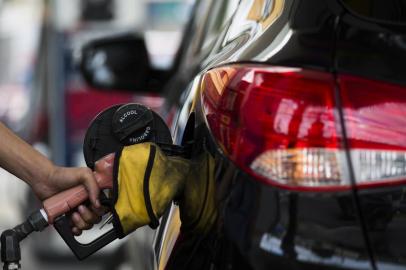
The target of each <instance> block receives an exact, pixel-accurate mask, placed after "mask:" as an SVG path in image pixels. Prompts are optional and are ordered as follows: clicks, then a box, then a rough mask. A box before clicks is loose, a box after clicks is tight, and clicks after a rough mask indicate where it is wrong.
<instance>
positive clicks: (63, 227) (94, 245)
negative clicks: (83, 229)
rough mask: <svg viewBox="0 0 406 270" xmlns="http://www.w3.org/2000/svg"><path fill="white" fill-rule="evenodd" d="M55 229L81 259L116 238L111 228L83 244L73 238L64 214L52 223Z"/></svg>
mask: <svg viewBox="0 0 406 270" xmlns="http://www.w3.org/2000/svg"><path fill="white" fill-rule="evenodd" d="M54 227H55V229H56V230H57V231H58V233H59V234H60V235H61V237H62V238H63V240H64V241H65V243H66V244H67V245H68V246H69V248H70V249H71V250H72V252H73V253H74V254H75V256H76V258H78V259H79V260H83V259H85V258H87V257H89V256H90V255H92V254H93V253H95V252H96V251H98V250H99V249H101V248H103V247H104V246H106V245H107V244H109V243H111V242H113V241H114V240H115V239H117V233H116V231H115V230H114V228H112V229H111V230H109V231H108V232H106V233H105V234H103V235H101V236H100V237H99V238H97V239H95V240H93V241H92V242H90V243H87V244H83V243H80V242H78V241H77V240H76V239H75V236H74V235H73V234H72V229H71V226H70V224H69V220H68V218H67V217H66V216H61V217H58V218H57V219H56V220H55V223H54Z"/></svg>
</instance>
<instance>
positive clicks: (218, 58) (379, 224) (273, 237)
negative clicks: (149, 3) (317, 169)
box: [149, 0, 406, 269]
mask: <svg viewBox="0 0 406 270" xmlns="http://www.w3.org/2000/svg"><path fill="white" fill-rule="evenodd" d="M202 2H204V1H200V2H198V4H197V8H196V10H195V12H196V13H195V14H194V15H196V14H197V13H199V12H202V11H201V10H200V9H199V5H201V3H202ZM219 2H220V1H219ZM213 3H216V1H212V2H211V4H213ZM240 4H241V3H240ZM213 5H214V4H213ZM208 12H209V13H208V14H209V15H208V16H207V18H215V17H216V14H210V10H209V11H208ZM210 15H212V16H210ZM199 17H200V16H194V17H193V19H192V21H191V22H190V24H189V25H188V28H187V32H186V35H185V40H184V43H183V46H182V48H183V50H182V51H181V52H180V53H179V58H178V59H177V61H176V63H177V65H178V66H177V70H178V72H177V73H176V75H175V76H174V77H173V79H172V80H171V81H170V83H169V84H168V85H167V87H166V92H167V94H168V96H169V98H168V102H167V104H166V106H165V109H164V110H163V112H162V113H163V114H166V113H168V112H176V117H175V122H174V123H173V134H174V137H175V141H176V143H179V144H181V143H182V141H183V142H185V141H189V142H190V141H193V143H194V147H195V149H194V153H195V154H196V155H198V154H199V153H200V152H201V151H203V149H204V150H209V151H210V152H211V153H212V155H213V156H214V157H215V161H216V169H215V172H214V173H215V179H216V190H217V193H216V198H215V199H216V202H217V209H218V217H217V221H216V223H215V225H213V227H212V228H210V229H211V230H210V233H209V234H207V235H196V234H193V233H190V232H188V231H181V233H180V235H179V237H178V239H177V242H176V244H175V247H174V249H173V250H172V251H170V255H169V262H168V263H167V264H166V265H158V266H159V267H160V269H163V268H166V269H321V268H322V269H343V268H344V269H390V268H395V267H397V266H400V268H402V267H405V266H404V265H405V264H406V259H405V258H406V256H405V255H406V254H405V250H406V249H405V245H406V239H405V237H406V236H405V235H406V233H405V230H406V220H405V217H406V215H404V199H403V198H404V195H403V193H404V192H403V187H402V188H394V189H392V190H390V189H388V190H382V189H379V190H372V191H368V192H365V191H359V190H357V188H356V187H355V185H354V186H353V187H352V189H350V190H348V191H342V192H329V193H310V192H300V191H296V192H295V191H286V190H282V189H279V188H276V187H272V186H271V185H268V184H265V183H262V182H259V181H257V180H256V179H254V178H253V177H251V176H249V175H247V174H246V173H244V172H242V171H241V170H240V169H239V168H238V167H237V166H235V165H234V164H233V163H232V162H231V161H229V160H228V159H227V157H226V156H225V155H224V154H223V153H222V152H221V150H220V148H219V147H218V145H217V144H216V141H215V139H214V138H213V137H212V135H211V134H210V130H209V128H208V127H207V124H206V121H205V119H204V116H203V113H202V108H201V107H200V99H199V95H196V91H194V90H193V89H194V86H193V84H194V83H193V82H194V81H199V74H202V73H204V72H205V71H206V70H208V69H210V68H213V67H216V66H220V65H226V64H230V63H242V64H244V63H257V64H260V65H278V66H291V67H302V68H305V69H313V70H321V71H326V72H331V73H333V74H335V73H340V74H341V73H345V74H352V75H357V76H362V77H367V78H373V79H378V80H385V81H389V82H396V83H400V84H404V83H405V82H406V76H405V75H406V74H405V72H404V67H403V63H405V60H406V53H405V49H406V46H405V45H404V44H405V42H404V40H405V37H404V33H405V32H404V30H403V28H402V27H403V26H399V25H385V24H382V23H378V22H374V21H368V20H366V19H364V18H360V17H357V16H356V15H354V14H352V13H350V12H349V11H348V10H346V9H345V8H344V7H343V6H342V3H341V2H340V1H339V0H313V1H309V0H286V1H284V7H283V11H282V14H281V15H280V16H279V17H278V18H277V19H276V20H275V21H274V22H273V23H271V24H270V26H269V27H268V28H264V29H261V28H260V27H258V24H257V25H254V24H247V25H248V26H247V27H246V28H243V30H241V31H240V32H239V33H238V34H237V35H234V36H233V38H230V35H229V32H230V31H231V30H230V29H232V27H233V22H232V21H230V22H229V23H227V24H225V26H224V28H223V29H222V30H221V31H219V32H218V33H217V35H216V37H217V38H216V39H215V40H214V41H213V42H211V43H208V44H206V46H203V45H201V44H204V43H205V42H204V36H205V35H204V33H202V31H203V32H204V29H203V30H201V29H200V28H199V26H201V25H204V24H205V23H207V21H204V20H203V19H202V20H201V21H199V20H198V19H197V18H199ZM208 20H210V19H208ZM196 40H197V41H196ZM199 44H200V45H199ZM336 91H337V96H339V88H338V87H337V89H336ZM192 104H194V106H193V105H192ZM191 118H193V121H190V119H191ZM186 123H188V126H186ZM190 123H192V124H190ZM342 135H344V134H342ZM182 138H183V139H182ZM185 138H186V139H185ZM342 147H343V149H344V150H346V149H345V147H346V145H343V146H342ZM347 162H348V160H347ZM352 183H353V184H354V183H355V180H354V179H352ZM168 215H169V214H168ZM168 220H170V218H168V216H166V217H165V218H164V220H163V225H161V228H160V229H159V230H158V232H157V235H158V237H157V238H156V239H158V240H156V242H155V256H156V258H154V259H155V260H156V261H157V262H158V264H159V262H160V260H159V258H158V257H159V256H162V255H160V251H161V244H162V243H163V242H164V241H165V238H166V236H165V230H166V229H165V227H164V226H165V224H166V223H170V221H168ZM149 265H151V264H149ZM397 269H398V268H397Z"/></svg>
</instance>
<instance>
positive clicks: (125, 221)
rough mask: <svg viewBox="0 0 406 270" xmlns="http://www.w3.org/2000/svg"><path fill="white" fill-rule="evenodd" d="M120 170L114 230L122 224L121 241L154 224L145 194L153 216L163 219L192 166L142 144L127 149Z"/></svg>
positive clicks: (156, 148) (155, 148) (123, 154)
mask: <svg viewBox="0 0 406 270" xmlns="http://www.w3.org/2000/svg"><path fill="white" fill-rule="evenodd" d="M117 166H118V168H117V169H116V170H117V179H116V190H115V193H116V201H115V204H114V210H115V216H116V219H115V221H116V222H115V226H117V225H118V224H117V222H119V225H120V227H121V229H122V234H123V235H122V236H121V237H124V236H125V235H127V234H129V233H131V232H132V231H134V230H135V229H137V228H139V227H141V226H144V225H147V224H150V222H151V218H150V215H149V214H148V210H147V206H146V203H145V202H146V200H145V198H144V194H146V193H145V190H147V191H148V193H149V200H150V203H151V206H152V211H153V214H154V215H155V217H157V218H159V217H161V216H162V214H163V212H164V211H165V209H166V208H167V207H168V206H169V205H170V203H171V202H172V200H173V199H174V197H176V195H177V194H179V193H180V192H182V190H183V186H184V182H185V179H186V178H187V175H188V173H189V167H190V162H189V161H188V160H185V159H182V158H179V157H170V156H166V155H165V154H164V153H163V152H162V151H161V150H160V149H159V147H158V146H156V145H155V144H153V143H141V144H135V145H131V146H127V147H124V148H123V150H122V152H121V155H120V157H119V160H118V162H117ZM148 176H149V177H148ZM146 177H148V179H147V180H148V181H145V179H146ZM145 183H147V184H148V187H147V188H146V187H145V186H144V184H145ZM147 196H148V194H147ZM147 201H148V199H147Z"/></svg>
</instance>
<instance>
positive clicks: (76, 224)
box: [71, 205, 102, 235]
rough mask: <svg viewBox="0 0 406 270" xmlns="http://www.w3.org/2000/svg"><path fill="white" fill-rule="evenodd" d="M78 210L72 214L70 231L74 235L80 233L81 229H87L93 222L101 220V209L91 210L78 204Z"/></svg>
mask: <svg viewBox="0 0 406 270" xmlns="http://www.w3.org/2000/svg"><path fill="white" fill-rule="evenodd" d="M77 210H78V212H74V213H73V214H72V217H71V220H72V224H73V227H72V232H73V234H75V235H80V234H81V232H82V230H89V229H91V228H92V227H93V224H95V223H99V222H100V221H101V215H102V212H101V210H97V211H100V213H98V212H96V210H93V211H91V210H90V209H89V208H87V207H86V206H83V205H80V206H79V207H78V209H77Z"/></svg>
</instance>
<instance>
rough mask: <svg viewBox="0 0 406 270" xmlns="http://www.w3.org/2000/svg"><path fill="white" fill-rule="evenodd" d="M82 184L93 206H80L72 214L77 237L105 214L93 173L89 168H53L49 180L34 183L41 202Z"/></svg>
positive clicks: (33, 186) (74, 231)
mask: <svg viewBox="0 0 406 270" xmlns="http://www.w3.org/2000/svg"><path fill="white" fill-rule="evenodd" d="M81 184H82V185H84V186H85V188H86V189H87V191H88V193H89V199H90V201H91V203H92V204H91V206H89V207H87V206H84V205H80V206H79V207H78V208H77V209H76V212H74V213H72V214H71V220H72V232H73V233H74V234H75V235H80V234H81V231H82V230H86V229H90V228H91V227H92V226H93V224H94V223H98V222H99V221H100V216H101V215H102V214H103V213H104V210H103V209H101V207H100V202H99V200H98V195H99V187H98V184H97V182H96V178H95V176H94V174H93V173H92V171H91V170H90V169H88V168H66V167H58V166H53V167H52V169H51V170H49V174H48V177H47V178H45V179H43V180H42V181H41V180H39V181H35V182H34V183H32V189H33V190H34V193H35V194H36V195H37V196H38V198H39V199H41V200H45V199H47V198H49V197H51V196H53V195H55V194H57V193H59V192H61V191H64V190H66V189H69V188H71V187H74V186H78V185H81Z"/></svg>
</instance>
